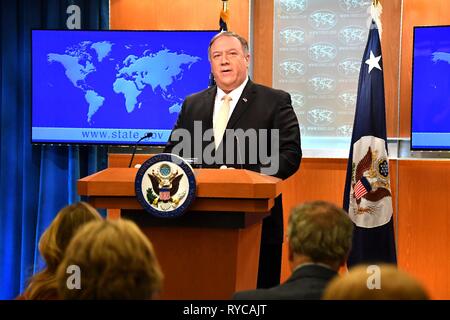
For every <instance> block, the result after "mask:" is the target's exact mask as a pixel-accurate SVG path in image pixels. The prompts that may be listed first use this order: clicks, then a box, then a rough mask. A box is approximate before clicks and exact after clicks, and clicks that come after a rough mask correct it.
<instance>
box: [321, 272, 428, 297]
mask: <svg viewBox="0 0 450 320" xmlns="http://www.w3.org/2000/svg"><path fill="white" fill-rule="evenodd" d="M374 267H375V268H376V269H378V270H379V271H374ZM375 272H379V275H376V274H375ZM375 277H378V279H375ZM323 299H325V300H428V299H429V297H428V294H427V292H426V290H425V289H424V287H423V286H422V285H421V284H420V282H419V281H417V280H416V279H414V278H413V277H412V276H411V275H409V274H408V273H406V272H404V271H401V270H399V269H397V267H396V266H394V265H390V264H379V265H370V266H369V265H358V266H355V267H353V268H351V269H350V271H349V272H348V274H346V275H343V276H336V277H335V278H334V279H333V280H332V281H331V282H330V283H329V284H328V286H327V288H326V289H325V292H324V295H323Z"/></svg>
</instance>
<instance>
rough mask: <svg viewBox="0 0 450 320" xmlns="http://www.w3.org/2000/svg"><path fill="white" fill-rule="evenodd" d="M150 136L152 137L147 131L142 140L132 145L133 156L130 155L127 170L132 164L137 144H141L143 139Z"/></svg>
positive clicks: (151, 133)
mask: <svg viewBox="0 0 450 320" xmlns="http://www.w3.org/2000/svg"><path fill="white" fill-rule="evenodd" d="M152 136H153V132H151V131H149V132H147V133H146V134H145V135H144V136H143V137H142V138H140V139H139V140H138V141H136V143H135V144H134V147H133V154H132V155H131V159H130V164H129V165H128V168H131V164H132V163H133V159H134V155H135V153H136V148H137V146H138V144H139V142H141V141H142V140H144V139H147V138H151V137H152Z"/></svg>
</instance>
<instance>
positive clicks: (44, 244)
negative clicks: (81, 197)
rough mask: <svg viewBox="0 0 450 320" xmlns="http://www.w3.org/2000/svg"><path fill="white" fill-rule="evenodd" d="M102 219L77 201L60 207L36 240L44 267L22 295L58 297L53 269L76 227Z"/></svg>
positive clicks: (88, 206)
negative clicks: (37, 240)
mask: <svg viewBox="0 0 450 320" xmlns="http://www.w3.org/2000/svg"><path fill="white" fill-rule="evenodd" d="M93 220H102V217H101V215H100V214H99V213H98V212H97V210H95V209H94V208H93V207H92V206H91V205H90V204H88V203H86V202H77V203H75V204H72V205H69V206H66V207H64V208H63V209H61V210H60V211H59V212H58V213H57V215H56V217H55V218H54V219H53V221H52V222H51V224H50V226H49V227H48V228H47V229H46V230H45V231H44V233H43V234H42V236H41V238H40V240H39V252H40V254H41V256H42V257H43V259H44V261H45V268H44V269H43V270H42V271H40V272H39V273H37V274H35V275H34V276H33V277H32V278H31V279H30V282H29V285H28V287H27V289H26V290H25V292H24V294H23V298H25V299H30V300H38V299H57V298H58V296H57V283H56V279H55V273H56V270H57V268H58V266H59V264H60V263H61V261H62V259H63V256H64V252H65V250H66V248H67V245H68V244H69V241H70V240H71V239H72V237H73V235H74V234H75V232H76V231H77V229H78V228H79V227H80V226H82V225H84V224H86V223H87V222H89V221H93Z"/></svg>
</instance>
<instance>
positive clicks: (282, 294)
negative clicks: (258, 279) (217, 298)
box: [233, 264, 337, 300]
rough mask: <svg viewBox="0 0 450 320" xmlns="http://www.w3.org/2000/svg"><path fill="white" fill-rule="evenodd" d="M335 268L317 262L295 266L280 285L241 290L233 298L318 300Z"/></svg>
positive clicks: (334, 273) (334, 272) (334, 274)
mask: <svg viewBox="0 0 450 320" xmlns="http://www.w3.org/2000/svg"><path fill="white" fill-rule="evenodd" d="M336 275H337V273H336V271H335V270H332V269H330V268H329V267H327V266H323V265H319V264H306V265H303V266H300V267H299V268H297V269H296V270H295V271H294V272H293V273H292V275H291V276H290V277H289V279H287V280H286V282H285V283H284V284H282V285H279V286H276V287H273V288H270V289H257V290H249V291H241V292H237V293H235V294H234V296H233V299H235V300H292V299H295V300H319V299H320V298H321V296H322V292H323V288H325V287H326V285H327V283H328V282H329V281H330V280H331V279H332V278H333V277H334V276H336Z"/></svg>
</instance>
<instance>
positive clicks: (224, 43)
mask: <svg viewBox="0 0 450 320" xmlns="http://www.w3.org/2000/svg"><path fill="white" fill-rule="evenodd" d="M210 52H211V56H210V60H211V69H212V73H213V75H214V79H215V80H216V84H217V86H218V87H219V88H220V89H222V90H223V91H224V92H226V93H229V92H231V91H232V90H234V89H236V88H237V87H239V86H240V85H241V84H242V83H243V82H244V81H245V79H246V78H247V69H248V64H249V59H250V55H249V54H247V55H246V54H244V51H243V50H242V45H241V43H240V42H239V40H238V39H236V38H234V37H227V36H223V37H220V38H218V39H217V40H215V41H214V42H213V44H212V46H211V49H210Z"/></svg>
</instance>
